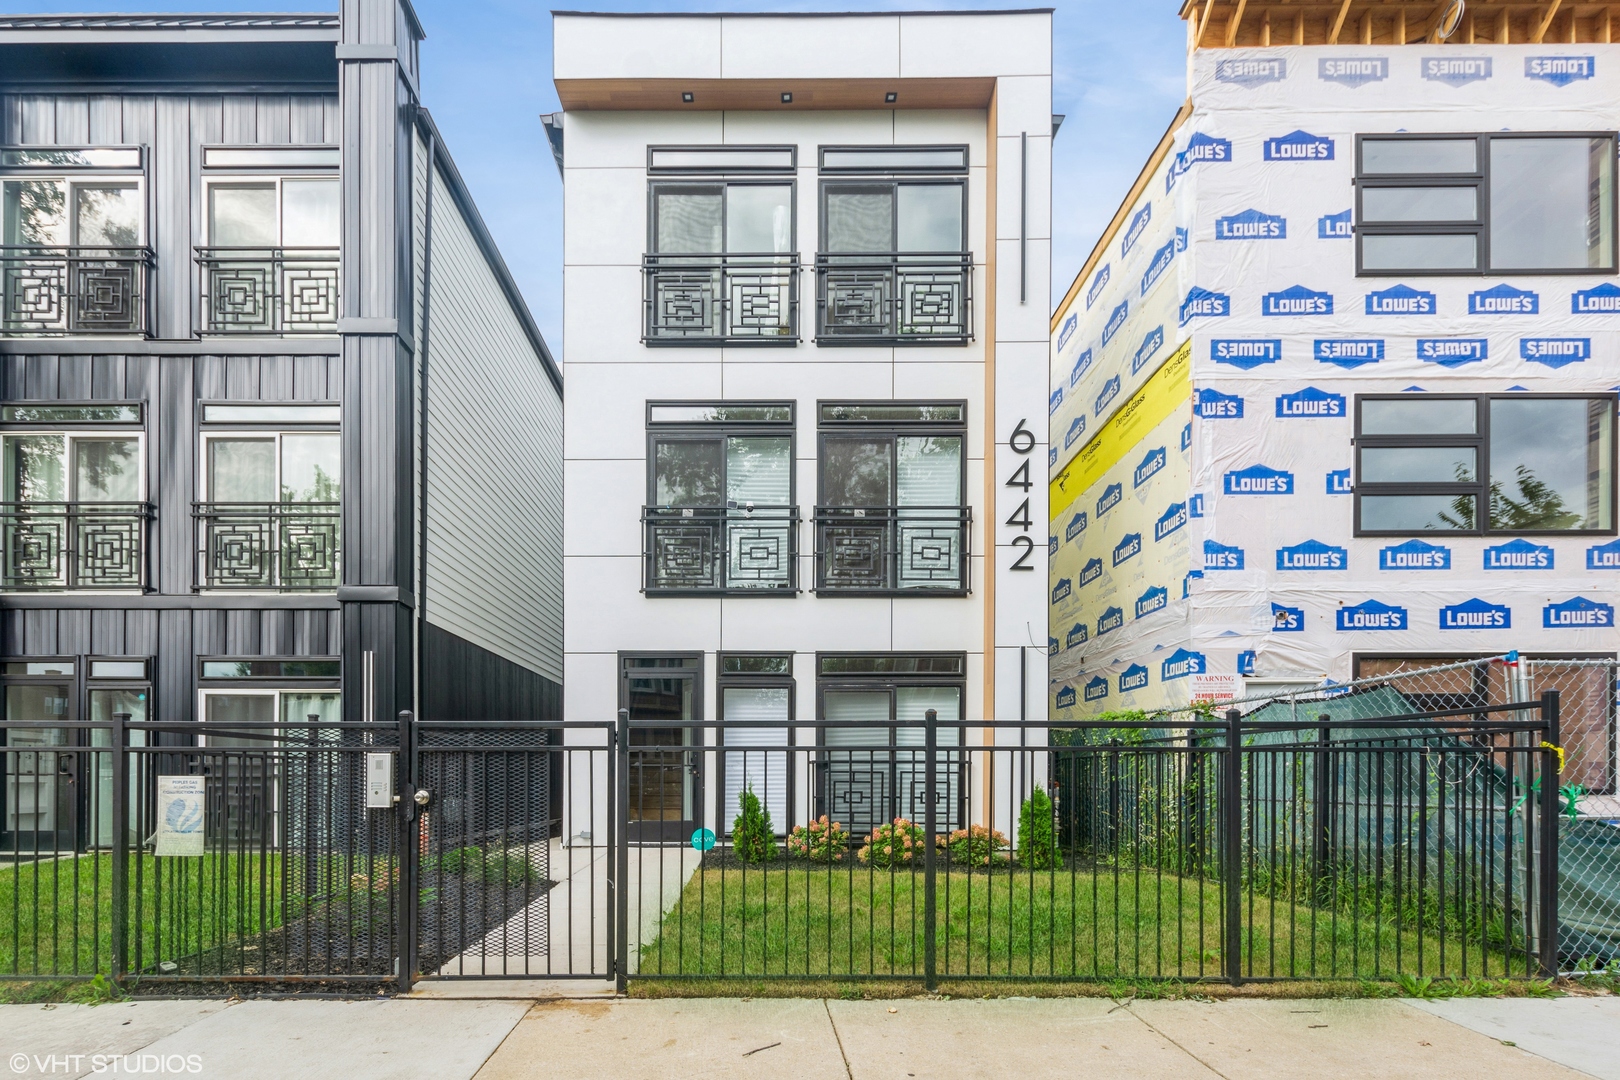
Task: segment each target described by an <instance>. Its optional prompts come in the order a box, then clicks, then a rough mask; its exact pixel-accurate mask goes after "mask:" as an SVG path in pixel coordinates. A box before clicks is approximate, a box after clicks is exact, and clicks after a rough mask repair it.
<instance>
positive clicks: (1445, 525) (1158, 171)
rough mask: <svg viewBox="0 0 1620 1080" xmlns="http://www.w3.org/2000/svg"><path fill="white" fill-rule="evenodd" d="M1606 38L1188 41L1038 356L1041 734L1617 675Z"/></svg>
mask: <svg viewBox="0 0 1620 1080" xmlns="http://www.w3.org/2000/svg"><path fill="white" fill-rule="evenodd" d="M1614 6H1615V5H1610V4H1580V5H1569V4H1564V5H1559V4H1550V5H1541V6H1540V7H1539V8H1534V9H1532V8H1530V7H1527V6H1524V5H1514V4H1505V3H1495V2H1492V0H1469V2H1468V3H1467V4H1466V5H1464V4H1461V3H1457V4H1449V5H1447V4H1441V5H1435V4H1431V3H1405V2H1399V0H1397V2H1391V3H1370V2H1361V0H1356V2H1353V3H1352V2H1350V0H1344V2H1343V3H1336V4H1332V5H1316V6H1313V7H1309V8H1306V7H1305V6H1303V5H1299V4H1288V3H1282V2H1270V0H1266V2H1256V3H1244V2H1236V0H1213V2H1200V3H1192V2H1190V0H1189V2H1188V3H1187V4H1185V5H1184V8H1183V12H1182V16H1183V18H1185V19H1186V20H1187V25H1188V32H1189V52H1188V85H1189V91H1188V92H1189V97H1188V100H1187V103H1186V105H1185V106H1184V107H1183V108H1182V109H1181V111H1180V113H1179V114H1178V115H1177V116H1176V117H1175V120H1174V122H1173V123H1172V125H1171V127H1170V130H1169V131H1168V132H1167V133H1166V134H1165V137H1164V140H1163V142H1162V143H1161V144H1160V145H1159V147H1158V149H1157V150H1156V151H1155V153H1154V154H1153V155H1152V157H1151V158H1150V160H1149V161H1148V162H1147V164H1146V165H1145V167H1144V168H1143V170H1142V173H1141V175H1140V178H1139V180H1138V181H1137V183H1136V184H1135V186H1134V187H1133V188H1132V190H1131V191H1130V192H1129V193H1128V195H1127V196H1126V198H1125V200H1124V202H1123V203H1122V204H1121V206H1120V208H1119V211H1118V213H1117V214H1116V215H1115V217H1114V219H1113V223H1112V224H1111V225H1110V227H1109V228H1108V230H1107V232H1106V233H1105V234H1104V236H1103V237H1102V238H1101V240H1100V242H1099V243H1098V245H1097V247H1096V249H1095V251H1094V252H1093V253H1092V255H1091V257H1090V259H1089V261H1088V262H1087V263H1086V265H1085V267H1084V269H1083V270H1082V272H1081V274H1080V275H1079V276H1078V277H1077V278H1076V280H1075V282H1074V284H1073V286H1072V287H1071V288H1070V289H1069V292H1068V295H1067V296H1066V298H1065V299H1064V301H1063V303H1062V304H1061V305H1060V306H1059V309H1058V311H1057V312H1056V314H1055V315H1054V317H1053V320H1052V324H1051V330H1052V334H1053V345H1054V351H1053V378H1054V392H1053V396H1052V400H1051V403H1050V408H1051V412H1052V417H1051V441H1052V444H1053V446H1054V451H1053V454H1052V459H1051V482H1052V487H1051V507H1052V521H1051V531H1050V534H1049V544H1050V546H1051V550H1052V551H1053V553H1054V554H1053V559H1052V567H1051V582H1050V585H1051V589H1052V592H1051V611H1052V618H1051V627H1050V635H1049V648H1050V650H1051V653H1052V661H1051V686H1050V692H1051V694H1052V702H1053V705H1054V707H1055V715H1057V716H1061V717H1065V718H1067V717H1080V716H1088V715H1094V714H1096V713H1099V712H1102V711H1106V710H1109V709H1121V708H1124V709H1132V708H1137V709H1153V708H1158V707H1161V706H1164V705H1175V704H1185V703H1186V702H1187V701H1188V700H1189V688H1190V687H1191V686H1192V685H1193V684H1195V683H1197V682H1198V681H1199V679H1200V676H1209V675H1226V676H1228V677H1233V676H1237V677H1242V678H1246V679H1248V680H1249V687H1248V688H1249V689H1254V690H1258V689H1261V688H1262V687H1264V688H1280V687H1286V686H1295V687H1298V686H1315V685H1319V684H1321V683H1322V682H1323V681H1324V680H1327V679H1331V680H1335V681H1339V682H1342V681H1345V680H1347V679H1351V678H1356V677H1366V676H1371V675H1378V674H1380V673H1383V672H1385V671H1388V670H1391V669H1392V668H1394V667H1397V666H1400V665H1403V664H1406V665H1415V664H1418V663H1419V661H1421V662H1422V663H1440V662H1444V661H1447V660H1457V659H1464V658H1468V657H1478V656H1491V655H1497V654H1502V653H1506V652H1508V651H1510V650H1520V651H1522V652H1524V653H1525V654H1526V655H1531V656H1542V657H1559V658H1569V657H1582V658H1588V659H1600V658H1608V659H1610V660H1612V659H1613V658H1614V656H1615V654H1616V650H1617V648H1620V632H1617V630H1616V628H1615V624H1614V603H1615V585H1616V571H1617V569H1620V541H1617V540H1616V519H1615V508H1614V500H1615V442H1614V423H1615V391H1616V389H1617V387H1616V383H1617V382H1620V353H1617V350H1620V321H1617V317H1620V284H1617V282H1616V280H1615V278H1616V271H1617V265H1620V264H1617V262H1616V250H1615V243H1616V232H1615V162H1616V141H1615V140H1616V135H1615V132H1616V129H1617V128H1620V105H1617V102H1620V46H1616V45H1614V44H1611V41H1612V40H1613V36H1612V26H1613V14H1614V13H1613V12H1611V10H1610V9H1611V8H1612V7H1614ZM1442 9H1443V10H1442ZM1059 205H1061V192H1060V193H1059ZM1586 670H1588V671H1589V672H1591V673H1592V679H1591V680H1588V681H1587V682H1586V683H1582V684H1581V689H1580V690H1579V692H1578V693H1577V692H1576V690H1575V689H1573V685H1574V684H1572V683H1570V684H1566V686H1565V691H1566V693H1565V697H1566V705H1567V711H1568V712H1569V714H1570V716H1572V717H1573V716H1574V714H1575V713H1574V710H1575V709H1576V707H1577V706H1579V707H1580V709H1581V710H1582V711H1581V713H1580V715H1581V717H1583V719H1582V720H1581V726H1580V729H1579V731H1578V732H1575V731H1572V724H1571V723H1566V728H1565V732H1566V742H1568V743H1569V744H1570V746H1571V748H1572V752H1573V753H1575V755H1576V758H1577V759H1578V762H1579V767H1578V770H1577V772H1575V773H1573V774H1571V775H1570V776H1569V780H1570V782H1575V783H1581V784H1583V785H1585V786H1586V787H1587V788H1588V789H1590V790H1612V785H1613V784H1614V769H1615V758H1614V741H1613V740H1614V698H1613V688H1612V685H1608V686H1606V685H1605V681H1604V677H1603V675H1602V672H1603V671H1606V670H1607V669H1606V668H1605V669H1595V668H1594V669H1586Z"/></svg>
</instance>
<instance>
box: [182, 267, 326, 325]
mask: <svg viewBox="0 0 1620 1080" xmlns="http://www.w3.org/2000/svg"><path fill="white" fill-rule="evenodd" d="M197 266H198V267H199V269H200V270H201V272H202V330H201V332H202V333H203V334H334V333H336V332H337V319H338V249H337V248H245V247H233V248H221V247H213V248H201V247H200V248H198V249H197Z"/></svg>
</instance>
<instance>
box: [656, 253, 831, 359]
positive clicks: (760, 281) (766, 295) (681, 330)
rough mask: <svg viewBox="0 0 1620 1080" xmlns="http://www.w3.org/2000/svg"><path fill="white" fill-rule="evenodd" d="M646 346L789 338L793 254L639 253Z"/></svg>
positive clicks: (795, 333)
mask: <svg viewBox="0 0 1620 1080" xmlns="http://www.w3.org/2000/svg"><path fill="white" fill-rule="evenodd" d="M641 267H642V306H643V308H644V309H645V312H646V318H645V321H644V325H643V328H642V334H643V340H644V341H645V342H646V343H647V344H648V345H681V344H690V345H712V344H756V345H793V344H796V343H797V342H798V340H799V257H798V256H797V255H644V256H642V260H641Z"/></svg>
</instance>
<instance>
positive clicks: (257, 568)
mask: <svg viewBox="0 0 1620 1080" xmlns="http://www.w3.org/2000/svg"><path fill="white" fill-rule="evenodd" d="M338 510H339V504H338V503H335V502H320V503H224V502H214V503H195V504H193V506H192V518H193V519H194V520H195V522H196V528H197V588H198V589H254V590H260V591H265V590H275V591H278V592H331V591H333V590H335V589H336V588H337V587H338V585H339V583H340V582H341V581H342V547H343V545H342V531H341V522H340V518H339V513H338Z"/></svg>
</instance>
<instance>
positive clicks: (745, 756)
mask: <svg viewBox="0 0 1620 1080" xmlns="http://www.w3.org/2000/svg"><path fill="white" fill-rule="evenodd" d="M718 689H719V694H720V712H719V717H718V719H719V721H720V723H721V728H720V731H721V737H722V739H723V741H724V743H725V745H726V746H728V747H741V746H758V747H770V748H780V747H786V746H789V745H791V744H792V742H793V730H792V726H791V725H792V722H793V657H792V656H791V655H788V654H785V653H722V654H720V673H719V679H718ZM720 769H721V783H720V797H721V800H722V801H721V805H720V813H719V815H718V817H719V821H720V826H719V828H720V830H722V831H724V832H725V833H727V834H729V833H730V832H731V825H732V822H733V821H734V820H735V819H736V817H737V815H738V814H739V813H740V812H741V809H740V807H741V802H740V800H741V799H742V795H743V792H745V791H752V792H753V793H754V795H755V797H756V798H758V799H759V803H760V806H761V807H763V808H764V809H765V810H766V811H767V812H769V813H770V815H771V824H772V826H773V827H774V828H775V830H776V832H777V833H778V834H779V835H780V834H783V833H786V832H787V830H788V827H789V824H790V818H789V807H791V806H793V804H794V799H793V790H792V785H793V776H792V770H791V769H789V767H788V752H787V751H786V750H782V749H760V750H751V751H741V752H731V751H728V752H727V753H725V754H723V755H721V760H720Z"/></svg>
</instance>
